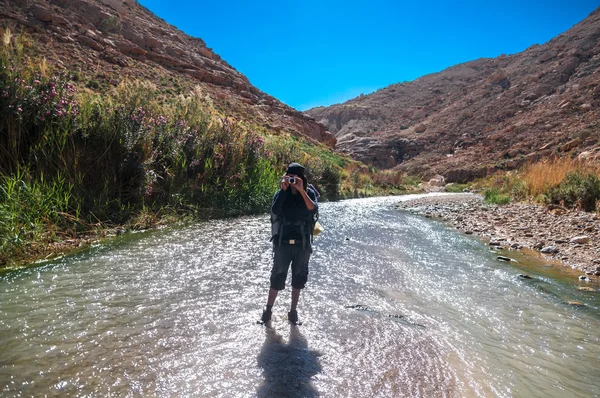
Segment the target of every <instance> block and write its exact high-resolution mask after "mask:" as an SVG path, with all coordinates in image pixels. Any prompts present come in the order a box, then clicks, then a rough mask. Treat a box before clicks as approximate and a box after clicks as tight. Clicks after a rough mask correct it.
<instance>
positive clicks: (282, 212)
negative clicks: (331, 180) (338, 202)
mask: <svg viewBox="0 0 600 398" xmlns="http://www.w3.org/2000/svg"><path fill="white" fill-rule="evenodd" d="M304 171H305V169H304V167H303V166H302V165H300V164H298V163H291V164H290V165H289V166H288V168H287V171H286V173H285V175H284V176H283V178H282V179H281V183H280V184H281V189H279V191H277V192H276V193H275V196H274V197H273V205H272V206H271V213H272V214H273V215H274V216H275V217H276V218H277V222H276V228H277V229H276V232H275V233H274V235H273V237H272V239H273V252H274V257H273V269H272V270H271V279H270V281H271V288H270V289H269V296H268V298H267V308H266V309H265V310H264V311H263V314H262V317H261V321H262V322H268V321H270V320H271V315H272V308H273V304H274V303H275V299H276V298H277V294H278V293H279V291H280V290H283V289H284V288H285V279H286V277H287V273H288V269H289V267H290V263H291V265H292V305H291V308H290V311H289V312H288V320H289V321H290V322H291V323H293V324H297V323H298V311H297V310H296V307H297V305H298V300H299V298H300V290H302V289H304V285H305V284H306V281H307V279H308V260H309V258H310V255H311V253H312V246H311V236H312V229H313V226H314V215H315V214H316V213H317V210H318V204H317V194H316V193H315V191H314V190H313V189H312V188H311V187H308V181H307V179H306V177H305V176H304Z"/></svg>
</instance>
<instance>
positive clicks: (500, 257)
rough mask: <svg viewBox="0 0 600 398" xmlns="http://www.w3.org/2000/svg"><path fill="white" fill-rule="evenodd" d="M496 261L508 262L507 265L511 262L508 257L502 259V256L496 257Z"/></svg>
mask: <svg viewBox="0 0 600 398" xmlns="http://www.w3.org/2000/svg"><path fill="white" fill-rule="evenodd" d="M496 259H497V260H500V261H508V262H509V263H510V262H511V261H512V260H511V258H510V257H504V256H498V257H496Z"/></svg>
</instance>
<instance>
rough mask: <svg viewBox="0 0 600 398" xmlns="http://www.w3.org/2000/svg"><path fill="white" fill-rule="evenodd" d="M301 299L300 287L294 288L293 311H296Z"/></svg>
mask: <svg viewBox="0 0 600 398" xmlns="http://www.w3.org/2000/svg"><path fill="white" fill-rule="evenodd" d="M299 299H300V289H296V288H292V308H291V311H296V307H297V306H298V300H299Z"/></svg>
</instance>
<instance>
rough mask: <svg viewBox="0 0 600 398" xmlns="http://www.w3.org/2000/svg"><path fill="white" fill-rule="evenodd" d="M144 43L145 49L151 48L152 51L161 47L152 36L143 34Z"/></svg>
mask: <svg viewBox="0 0 600 398" xmlns="http://www.w3.org/2000/svg"><path fill="white" fill-rule="evenodd" d="M144 45H145V46H146V48H147V49H149V50H152V51H156V50H158V49H160V47H161V45H160V43H159V42H158V40H156V39H155V38H154V37H152V36H144Z"/></svg>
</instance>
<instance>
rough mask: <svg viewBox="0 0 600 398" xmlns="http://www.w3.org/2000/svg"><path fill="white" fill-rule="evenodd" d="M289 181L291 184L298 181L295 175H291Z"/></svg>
mask: <svg viewBox="0 0 600 398" xmlns="http://www.w3.org/2000/svg"><path fill="white" fill-rule="evenodd" d="M288 182H289V183H290V184H295V183H296V178H295V177H290V178H289V179H288Z"/></svg>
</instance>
